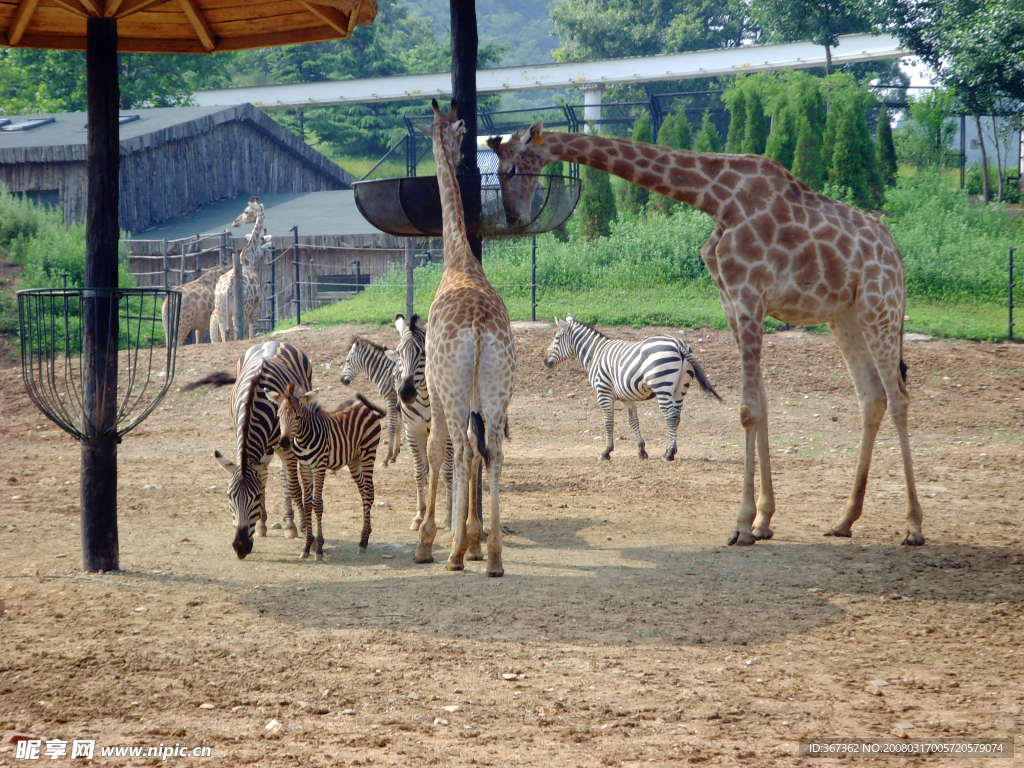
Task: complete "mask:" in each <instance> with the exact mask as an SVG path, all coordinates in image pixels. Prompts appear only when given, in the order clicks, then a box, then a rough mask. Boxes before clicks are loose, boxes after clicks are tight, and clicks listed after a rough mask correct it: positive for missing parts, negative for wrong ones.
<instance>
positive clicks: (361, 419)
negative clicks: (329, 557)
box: [267, 384, 385, 560]
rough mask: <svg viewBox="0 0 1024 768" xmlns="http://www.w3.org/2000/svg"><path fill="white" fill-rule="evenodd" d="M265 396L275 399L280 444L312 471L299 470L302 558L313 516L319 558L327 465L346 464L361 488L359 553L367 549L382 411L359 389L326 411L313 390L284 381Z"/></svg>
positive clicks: (308, 543) (318, 557)
mask: <svg viewBox="0 0 1024 768" xmlns="http://www.w3.org/2000/svg"><path fill="white" fill-rule="evenodd" d="M267 396H268V397H270V399H271V400H273V401H274V403H276V404H277V414H278V418H279V419H280V421H281V443H282V444H283V445H285V446H287V447H288V448H289V449H290V450H291V451H293V452H294V454H295V456H296V458H297V459H298V460H299V462H300V464H301V465H303V466H305V467H308V468H309V470H310V474H311V480H312V482H311V483H310V482H309V479H310V478H307V476H306V475H305V473H304V474H303V476H302V477H303V488H302V497H303V507H304V509H305V515H306V521H307V523H306V548H305V549H304V550H303V551H302V555H301V557H302V558H303V559H305V558H308V557H309V550H310V548H311V547H312V545H313V541H314V539H313V524H312V516H311V514H310V513H311V512H312V515H315V517H316V539H315V541H316V554H315V557H314V559H316V560H323V557H324V535H323V528H322V518H323V513H324V499H323V490H324V479H325V478H326V477H327V470H329V469H331V470H337V469H340V468H341V467H348V470H349V472H350V473H351V475H352V479H353V480H354V481H355V484H356V485H357V486H358V488H359V496H360V497H361V498H362V501H363V532H362V534H361V535H360V537H359V552H360V553H363V552H365V551H366V545H367V543H368V542H369V540H370V510H371V508H372V507H373V463H374V461H376V459H377V446H378V445H379V444H380V431H381V430H380V422H381V419H382V418H383V417H384V415H385V414H384V411H383V410H381V409H380V408H378V407H377V406H376V405H374V404H373V403H371V402H370V401H369V400H367V399H366V398H365V397H363V396H362V395H360V394H357V395H356V399H354V400H346V401H345V402H343V403H342V404H341V405H339V406H338V407H337V408H336V409H335V410H333V411H328V410H325V409H324V408H322V407H321V406H320V405H319V404H318V403H317V402H316V392H315V391H306V390H303V389H301V388H297V387H296V386H295V385H294V384H288V386H287V387H285V388H284V390H283V391H281V392H277V391H268V392H267Z"/></svg>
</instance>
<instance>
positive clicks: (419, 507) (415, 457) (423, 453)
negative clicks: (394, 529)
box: [405, 423, 428, 531]
mask: <svg viewBox="0 0 1024 768" xmlns="http://www.w3.org/2000/svg"><path fill="white" fill-rule="evenodd" d="M427 434H428V433H427V429H426V424H425V423H421V424H419V425H417V426H416V427H414V426H413V425H412V424H406V425H405V439H406V440H408V441H409V450H410V451H412V466H413V472H414V473H415V476H416V516H415V517H413V519H412V523H411V524H410V525H409V530H410V531H418V530H419V529H420V523H422V522H423V515H424V514H426V511H427V475H428V469H427V467H428V462H427Z"/></svg>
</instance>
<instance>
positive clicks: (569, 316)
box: [565, 315, 572, 325]
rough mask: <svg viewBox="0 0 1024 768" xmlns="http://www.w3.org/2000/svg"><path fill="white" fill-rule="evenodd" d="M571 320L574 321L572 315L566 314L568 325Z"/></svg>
mask: <svg viewBox="0 0 1024 768" xmlns="http://www.w3.org/2000/svg"><path fill="white" fill-rule="evenodd" d="M571 322H572V315H566V316H565V324H566V325H568V324H569V323H571Z"/></svg>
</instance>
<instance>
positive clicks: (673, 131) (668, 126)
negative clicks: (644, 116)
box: [647, 112, 693, 214]
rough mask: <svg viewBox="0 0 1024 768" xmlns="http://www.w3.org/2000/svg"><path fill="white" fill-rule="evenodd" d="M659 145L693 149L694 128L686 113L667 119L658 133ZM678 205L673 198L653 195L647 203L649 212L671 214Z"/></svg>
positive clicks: (670, 116)
mask: <svg viewBox="0 0 1024 768" xmlns="http://www.w3.org/2000/svg"><path fill="white" fill-rule="evenodd" d="M658 143H659V144H661V145H662V146H664V147H669V148H671V149H692V148H693V128H692V127H691V126H690V121H689V119H688V118H687V117H686V113H685V112H678V113H676V114H674V115H669V116H668V117H666V118H665V120H664V122H662V124H661V129H660V130H659V131H658ZM677 205H679V202H678V201H677V200H673V199H672V198H671V197H665V196H664V195H659V194H653V195H651V197H650V200H649V201H648V203H647V210H648V211H655V212H657V213H664V214H669V213H671V212H672V211H673V209H674V208H675V207H676V206H677Z"/></svg>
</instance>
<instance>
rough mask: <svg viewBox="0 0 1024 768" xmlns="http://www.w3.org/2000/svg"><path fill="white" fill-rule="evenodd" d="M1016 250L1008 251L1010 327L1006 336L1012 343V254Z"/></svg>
mask: <svg viewBox="0 0 1024 768" xmlns="http://www.w3.org/2000/svg"><path fill="white" fill-rule="evenodd" d="M1016 250H1017V249H1016V248H1011V249H1010V277H1009V293H1010V296H1009V299H1010V301H1009V310H1010V327H1009V334H1008V335H1009V337H1010V341H1013V253H1014V251H1016Z"/></svg>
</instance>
